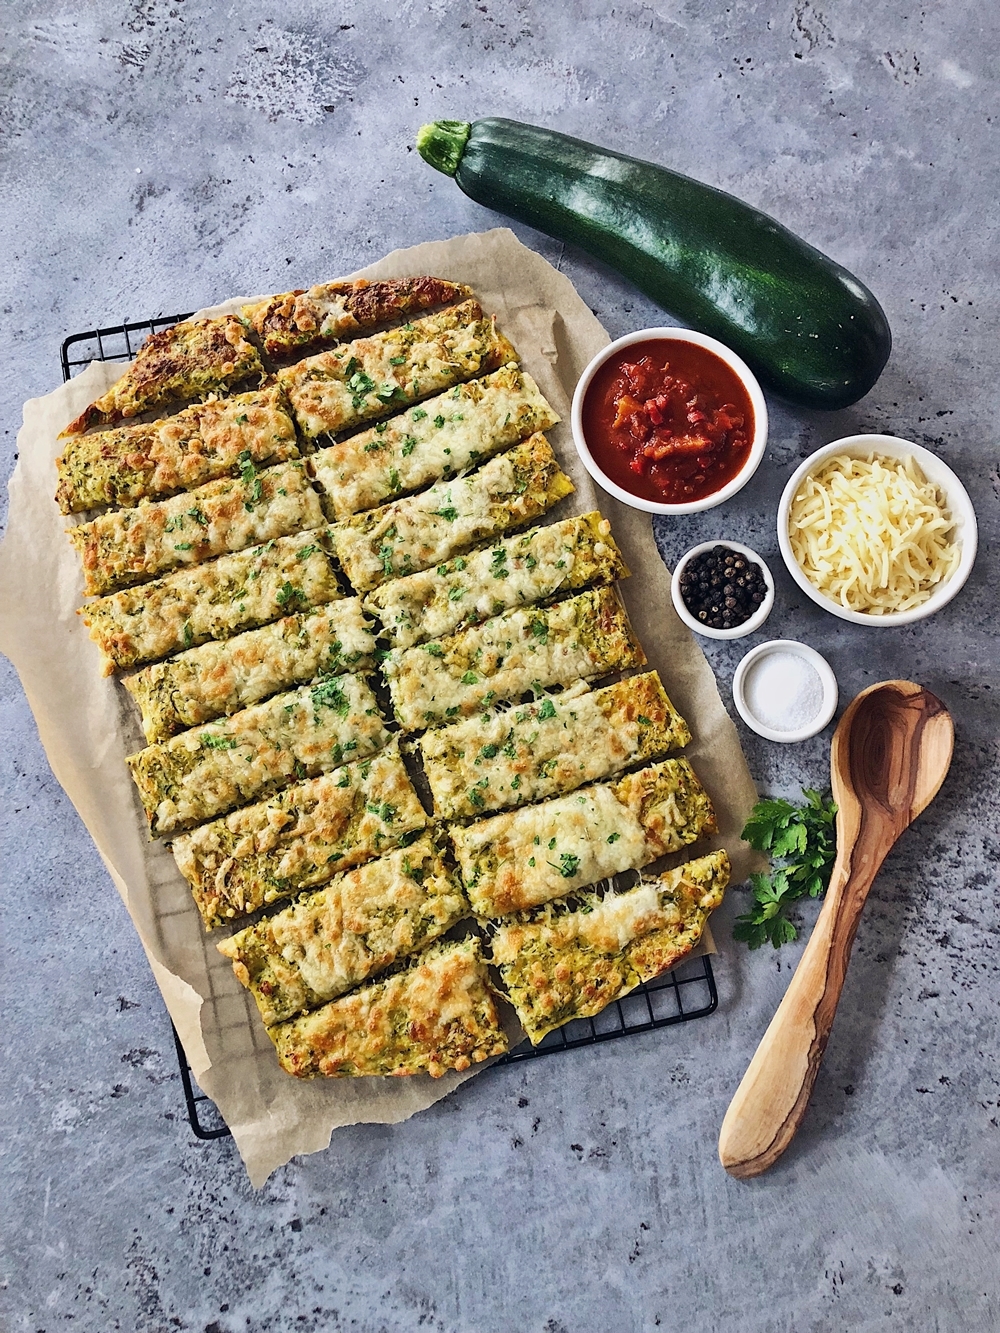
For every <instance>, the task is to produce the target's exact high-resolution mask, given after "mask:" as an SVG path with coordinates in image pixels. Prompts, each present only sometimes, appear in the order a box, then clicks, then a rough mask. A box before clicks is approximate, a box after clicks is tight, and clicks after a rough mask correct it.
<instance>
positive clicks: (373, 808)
mask: <svg viewBox="0 0 1000 1333" xmlns="http://www.w3.org/2000/svg"><path fill="white" fill-rule="evenodd" d="M365 809H366V810H367V811H368V813H369V814H372V815H377V816H378V818H379V819H381V821H382V823H383V824H391V823H392V821H393V820H394V819H395V818H396V807H395V806H394V805H390V804H389V802H388V801H381V802H379V801H369V803H368V804H367V805H366V806H365Z"/></svg>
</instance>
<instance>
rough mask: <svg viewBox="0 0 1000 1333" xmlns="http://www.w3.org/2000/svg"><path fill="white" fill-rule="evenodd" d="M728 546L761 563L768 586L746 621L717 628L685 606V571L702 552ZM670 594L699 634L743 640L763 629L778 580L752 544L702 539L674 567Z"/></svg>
mask: <svg viewBox="0 0 1000 1333" xmlns="http://www.w3.org/2000/svg"><path fill="white" fill-rule="evenodd" d="M716 546H725V547H726V549H727V550H729V551H738V552H739V553H740V555H742V556H746V558H747V559H748V560H752V561H753V563H754V564H755V565H759V566H760V568H761V570H762V571H763V573H764V582H765V584H766V585H767V593H766V594H765V596H764V600H763V601H762V602H761V604H760V606H759V607H758V608H757V610H756V611H755V612H754V613H753V615H752V616H751V617H750V619H749V620H744V622H743V624H742V625H734V626H733V628H732V629H715V628H714V627H713V626H712V625H703V624H702V623H701V621H700V620H698V619H697V617H696V616H693V615H692V614H691V612H690V611H689V610H688V609H687V606H686V605H685V602H684V598H683V597H682V595H681V574H682V573H683V572H684V567H685V566H686V565H687V564H688V563H689V562H690V561H691V560H693V559H694V557H695V556H696V555H701V553H702V551H711V550H712V549H713V547H716ZM670 596H671V599H672V600H673V603H674V610H675V611H676V612H677V614H678V616H680V618H681V620H683V622H684V624H685V625H687V627H688V629H693V630H694V632H695V633H696V634H703V635H704V636H705V638H706V639H742V638H744V637H745V636H746V635H747V634H752V633H753V632H754V630H757V629H760V627H761V625H763V623H764V621H765V620H766V619H767V618H768V616H769V615H770V614H771V608H772V607H773V606H774V579H773V578H772V577H771V571H770V570H769V569H768V567H767V565H766V564H765V563H764V561H763V560H762V559H761V558H760V556H759V555H758V554H757V552H756V551H752V550H751V549H750V547H749V546H744V545H743V543H742V542H730V541H725V540H719V541H717V542H700V543H699V544H698V545H697V546H692V547H691V549H690V551H688V552H687V553H686V554H685V555H682V556H681V558H680V559H679V560H678V561H677V564H676V565H675V566H674V572H673V577H672V578H671V580H670Z"/></svg>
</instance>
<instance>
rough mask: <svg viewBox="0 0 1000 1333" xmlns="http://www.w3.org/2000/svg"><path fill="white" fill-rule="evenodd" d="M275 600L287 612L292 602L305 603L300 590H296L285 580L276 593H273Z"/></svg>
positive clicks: (292, 584) (293, 585)
mask: <svg viewBox="0 0 1000 1333" xmlns="http://www.w3.org/2000/svg"><path fill="white" fill-rule="evenodd" d="M275 600H276V601H277V603H278V605H279V606H280V607H282V608H283V609H284V610H286V611H287V610H288V609H289V608H290V606H291V605H292V603H293V602H296V601H301V602H303V603H304V602H305V600H306V599H305V596H304V595H303V593H302V590H301V588H296V586H295V584H294V583H289V582H288V580H287V579H286V580H285V582H284V583H283V584H282V585H281V587H280V588H279V589H278V591H277V592H276V593H275Z"/></svg>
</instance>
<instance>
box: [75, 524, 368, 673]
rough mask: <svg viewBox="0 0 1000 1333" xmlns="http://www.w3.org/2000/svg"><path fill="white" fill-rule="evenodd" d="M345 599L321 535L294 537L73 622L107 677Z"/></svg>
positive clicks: (169, 580)
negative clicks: (82, 628)
mask: <svg viewBox="0 0 1000 1333" xmlns="http://www.w3.org/2000/svg"><path fill="white" fill-rule="evenodd" d="M344 595H345V594H344V592H343V590H342V588H341V586H340V584H339V582H338V581H337V576H336V573H335V572H334V569H333V564H332V561H331V559H330V556H329V554H328V553H327V551H326V549H325V547H324V545H323V536H322V534H318V533H313V534H310V533H295V534H294V535H292V536H290V537H279V538H278V539H277V541H270V542H265V543H264V545H263V546H253V547H250V548H249V549H248V550H246V551H237V552H235V553H234V554H232V555H220V556H219V557H218V558H217V559H216V560H207V561H206V562H205V563H204V564H203V565H194V566H193V567H192V568H191V569H179V570H177V571H176V572H175V573H173V574H168V575H167V576H166V577H165V578H162V579H156V580H155V581H154V582H152V583H144V584H142V585H140V586H139V587H138V588H126V589H125V590H124V591H122V592H116V593H112V594H111V595H110V596H109V597H98V598H96V599H95V600H94V601H92V602H88V603H87V605H86V606H82V607H80V609H79V611H78V612H77V615H79V616H82V617H83V622H84V624H85V625H86V626H87V627H88V628H89V630H90V637H91V638H92V639H93V640H94V642H95V643H96V644H97V645H98V646H99V647H100V649H101V653H102V655H103V658H104V674H105V675H106V676H108V675H110V674H111V672H112V671H114V670H115V668H116V667H131V666H138V665H139V664H140V663H143V662H155V661H156V660H157V659H158V658H161V657H167V656H168V655H169V654H170V653H176V652H178V651H179V650H180V649H181V648H192V647H194V646H195V645H196V644H200V643H205V642H207V641H209V640H212V639H228V638H230V637H231V636H232V635H234V634H239V633H240V632H241V631H242V630H247V629H253V628H255V627H256V626H258V625H266V624H267V623H268V622H269V621H272V620H277V619H278V618H279V617H280V616H287V615H289V614H290V613H291V612H293V611H296V612H304V611H308V610H311V609H312V608H314V607H318V606H325V605H326V604H327V603H329V602H334V601H337V600H339V599H340V598H343V597H344Z"/></svg>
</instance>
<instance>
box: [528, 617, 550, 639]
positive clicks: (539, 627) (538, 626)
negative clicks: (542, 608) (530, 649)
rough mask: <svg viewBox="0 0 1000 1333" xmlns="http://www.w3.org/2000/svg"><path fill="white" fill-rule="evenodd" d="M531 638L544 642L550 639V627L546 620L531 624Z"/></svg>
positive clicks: (534, 621)
mask: <svg viewBox="0 0 1000 1333" xmlns="http://www.w3.org/2000/svg"><path fill="white" fill-rule="evenodd" d="M531 637H532V638H533V639H540V640H542V641H544V640H545V639H547V638H548V637H549V627H548V625H546V623H545V621H544V620H533V621H532V622H531Z"/></svg>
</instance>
